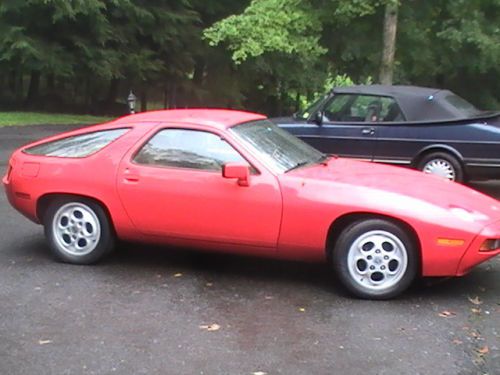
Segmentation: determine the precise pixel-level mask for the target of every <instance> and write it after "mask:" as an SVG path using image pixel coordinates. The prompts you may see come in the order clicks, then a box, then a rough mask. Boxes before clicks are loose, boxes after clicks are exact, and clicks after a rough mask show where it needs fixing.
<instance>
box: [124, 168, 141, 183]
mask: <svg viewBox="0 0 500 375" xmlns="http://www.w3.org/2000/svg"><path fill="white" fill-rule="evenodd" d="M123 178H124V180H125V181H128V182H138V181H139V175H137V174H136V173H134V172H131V171H130V169H128V168H127V169H125V172H124V175H123Z"/></svg>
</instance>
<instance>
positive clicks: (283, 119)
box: [269, 116, 305, 125]
mask: <svg viewBox="0 0 500 375" xmlns="http://www.w3.org/2000/svg"><path fill="white" fill-rule="evenodd" d="M269 120H271V121H272V122H273V123H275V124H276V125H280V124H296V123H301V122H305V121H304V120H299V119H296V118H294V117H291V116H288V117H273V118H270V119H269Z"/></svg>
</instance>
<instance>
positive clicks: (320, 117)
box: [314, 111, 323, 126]
mask: <svg viewBox="0 0 500 375" xmlns="http://www.w3.org/2000/svg"><path fill="white" fill-rule="evenodd" d="M314 123H315V124H316V125H320V126H321V125H323V111H318V112H316V113H315V114H314Z"/></svg>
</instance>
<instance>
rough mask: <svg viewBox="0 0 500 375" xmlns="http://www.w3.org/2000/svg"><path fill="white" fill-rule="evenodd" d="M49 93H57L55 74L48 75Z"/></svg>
mask: <svg viewBox="0 0 500 375" xmlns="http://www.w3.org/2000/svg"><path fill="white" fill-rule="evenodd" d="M47 91H48V92H49V94H54V92H55V91H56V80H55V77H54V73H50V74H48V75H47Z"/></svg>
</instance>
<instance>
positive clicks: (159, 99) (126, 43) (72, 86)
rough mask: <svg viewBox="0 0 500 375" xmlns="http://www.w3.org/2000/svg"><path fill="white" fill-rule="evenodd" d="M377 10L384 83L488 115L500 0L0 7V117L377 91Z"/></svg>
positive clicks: (499, 78) (135, 1)
mask: <svg viewBox="0 0 500 375" xmlns="http://www.w3.org/2000/svg"><path fill="white" fill-rule="evenodd" d="M390 7H393V9H394V8H396V9H397V15H396V19H395V20H393V21H392V22H393V23H394V22H396V23H397V34H396V43H395V47H396V48H395V60H394V64H393V67H394V72H393V81H394V83H397V84H415V85H423V86H431V87H438V88H449V89H451V90H453V91H455V92H456V93H458V94H460V95H461V96H463V97H465V98H467V99H468V100H470V101H471V102H473V103H474V104H476V105H477V106H479V107H481V108H484V109H495V108H496V109H498V108H500V63H499V62H500V0H433V1H423V0H402V1H399V2H398V1H396V0H349V1H347V0H254V1H249V0H170V1H169V0H24V1H20V0H1V2H0V108H4V109H12V108H15V109H19V108H29V109H32V108H34V109H37V110H47V111H59V112H61V111H65V112H70V111H72V112H84V113H100V114H102V113H109V114H120V113H124V112H125V111H126V106H125V102H126V96H127V95H128V93H129V91H130V90H133V91H134V93H136V94H137V95H138V96H139V97H140V99H141V104H142V109H143V110H144V109H146V108H147V107H148V104H149V108H151V107H155V108H157V107H166V108H173V107H186V106H216V107H231V108H245V109H249V110H255V111H259V112H264V113H267V114H268V115H278V114H287V113H291V112H293V111H295V110H296V109H297V106H299V105H300V104H301V103H302V104H303V103H305V102H307V101H308V100H311V99H312V98H313V97H314V96H315V95H318V93H322V92H324V91H325V90H327V89H329V88H331V85H333V84H346V83H371V82H373V83H376V82H378V81H379V77H381V76H380V74H381V70H382V74H383V69H384V64H382V55H383V51H384V43H383V30H384V15H385V13H386V11H388V10H389V11H390V9H389V8H390ZM385 20H386V27H387V26H390V25H388V24H387V17H386V18H385ZM393 26H394V25H393ZM385 51H386V52H387V46H386V48H385ZM389 52H390V51H389ZM385 68H387V67H385Z"/></svg>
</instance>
